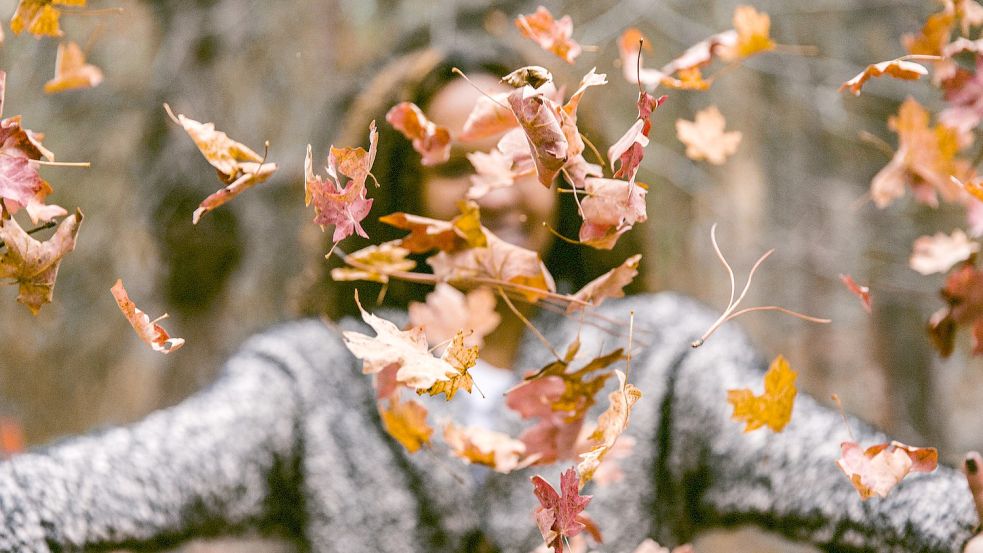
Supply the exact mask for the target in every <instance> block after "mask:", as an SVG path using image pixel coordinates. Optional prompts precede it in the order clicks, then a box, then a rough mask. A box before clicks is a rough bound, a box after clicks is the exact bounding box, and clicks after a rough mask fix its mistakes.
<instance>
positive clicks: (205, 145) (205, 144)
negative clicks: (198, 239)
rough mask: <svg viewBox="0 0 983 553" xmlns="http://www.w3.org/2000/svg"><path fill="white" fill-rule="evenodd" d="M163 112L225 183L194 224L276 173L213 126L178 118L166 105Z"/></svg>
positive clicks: (197, 213)
mask: <svg viewBox="0 0 983 553" xmlns="http://www.w3.org/2000/svg"><path fill="white" fill-rule="evenodd" d="M164 110H165V111H167V115H168V116H169V117H170V118H171V120H172V121H174V122H175V123H177V124H178V125H181V127H182V128H183V129H184V131H185V132H187V133H188V136H190V137H191V140H192V141H193V142H194V143H195V146H197V147H198V150H199V151H200V152H201V155H203V156H205V160H206V161H208V163H210V164H211V165H212V167H214V168H215V170H216V171H217V172H218V176H219V179H220V180H221V181H222V182H224V183H226V186H225V187H224V188H221V189H219V190H218V191H217V192H215V193H213V194H211V195H210V196H208V197H207V198H205V199H204V200H203V201H202V202H201V204H200V205H199V206H198V209H196V210H195V212H194V214H193V215H192V222H193V223H194V224H197V223H198V221H199V219H201V216H202V215H204V214H205V213H207V212H209V211H211V210H213V209H215V208H216V207H219V206H221V205H224V204H225V203H227V202H228V201H229V200H231V199H232V198H235V197H236V196H238V195H239V194H241V193H242V192H244V191H246V190H248V189H250V188H252V187H253V186H254V185H256V184H259V183H261V182H263V181H265V180H266V179H268V178H269V177H270V175H272V174H273V173H274V171H276V169H277V165H276V164H275V163H264V162H265V161H266V160H265V159H264V158H263V157H262V156H260V155H259V154H257V153H256V152H254V151H252V150H251V149H249V147H248V146H246V145H244V144H241V143H239V142H236V141H235V140H232V139H231V138H229V136H228V135H227V134H225V133H224V132H222V131H218V130H215V125H214V124H212V123H200V122H198V121H195V120H194V119H190V118H188V117H185V116H184V115H183V114H177V115H175V114H174V112H173V111H171V107H170V106H169V105H167V104H164Z"/></svg>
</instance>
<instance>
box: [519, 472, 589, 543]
mask: <svg viewBox="0 0 983 553" xmlns="http://www.w3.org/2000/svg"><path fill="white" fill-rule="evenodd" d="M531 480H532V485H533V490H534V492H535V494H536V499H538V500H539V507H537V508H536V513H535V515H536V525H537V526H539V532H540V534H542V536H543V540H545V541H546V545H547V546H548V547H552V548H553V551H554V552H555V553H563V538H571V537H573V536H576V535H577V534H579V533H580V532H582V531H583V530H584V529H585V528H586V525H585V521H584V520H583V515H581V512H582V511H583V510H584V509H585V508H587V504H588V503H590V500H591V496H589V495H586V496H581V495H580V490H579V488H578V486H577V471H576V469H574V468H573V467H570V468H569V469H567V470H566V471H564V472H563V473H562V474H561V475H560V493H557V492H556V490H555V489H553V486H551V485H550V484H549V482H547V481H546V480H544V479H543V478H542V477H541V476H539V475H536V476H533V477H532V479H531Z"/></svg>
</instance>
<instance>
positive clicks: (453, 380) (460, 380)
mask: <svg viewBox="0 0 983 553" xmlns="http://www.w3.org/2000/svg"><path fill="white" fill-rule="evenodd" d="M464 337H465V333H464V331H462V330H458V331H457V334H455V335H454V339H453V340H452V341H451V344H450V346H448V347H447V349H445V350H444V353H443V355H441V356H440V359H441V361H444V362H446V363H448V364H449V365H450V366H451V367H453V368H454V372H453V374H452V373H446V374H445V376H446V377H447V380H439V381H437V382H435V383H434V385H433V386H431V387H429V388H427V389H426V390H424V389H422V388H417V390H416V393H417V394H421V395H422V394H423V393H424V392H426V393H428V394H430V396H431V397H432V396H435V395H438V394H444V398H445V399H446V400H447V401H450V400H452V399H454V394H456V393H457V391H458V390H460V389H462V388H463V389H464V391H465V392H467V393H469V394H470V393H471V387H472V386H473V385H474V380H473V379H472V378H471V374H470V373H468V369H470V368H471V367H473V366H474V365H475V363H477V362H478V346H468V345H466V344H465V343H464ZM396 379H397V380H399V379H400V375H399V373H397V374H396Z"/></svg>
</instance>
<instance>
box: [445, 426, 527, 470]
mask: <svg viewBox="0 0 983 553" xmlns="http://www.w3.org/2000/svg"><path fill="white" fill-rule="evenodd" d="M444 441H445V442H446V443H447V446H448V447H449V448H450V451H451V455H454V456H455V457H457V458H459V459H462V460H464V461H466V462H468V463H471V464H475V465H484V466H486V467H491V468H493V469H494V470H495V472H500V473H503V474H504V473H509V472H512V471H513V470H516V469H518V468H521V467H522V466H523V465H524V464H525V463H520V459H521V458H522V456H523V454H524V453H525V451H526V446H525V444H523V443H522V442H520V441H519V440H516V439H514V438H511V437H509V436H508V435H507V434H503V433H501V432H495V431H493V430H487V429H485V428H479V427H475V426H469V427H461V426H457V425H456V424H454V423H448V424H447V425H446V426H444Z"/></svg>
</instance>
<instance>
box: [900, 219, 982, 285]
mask: <svg viewBox="0 0 983 553" xmlns="http://www.w3.org/2000/svg"><path fill="white" fill-rule="evenodd" d="M979 251H980V244H979V242H974V241H972V240H970V239H969V237H968V236H966V233H965V232H963V231H961V230H959V229H956V230H954V231H952V235H951V236H947V235H946V234H945V233H943V232H939V233H936V234H935V235H934V236H921V237H919V238H918V239H916V240H915V243H914V244H913V245H912V252H911V259H910V260H909V265H911V268H912V269H914V270H916V271H918V272H919V273H921V274H923V275H930V274H933V273H944V272H946V271H948V270H949V269H951V268H952V266H953V265H955V264H956V263H959V262H960V261H964V260H966V259H969V257H970V256H971V255H973V254H975V253H979Z"/></svg>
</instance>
